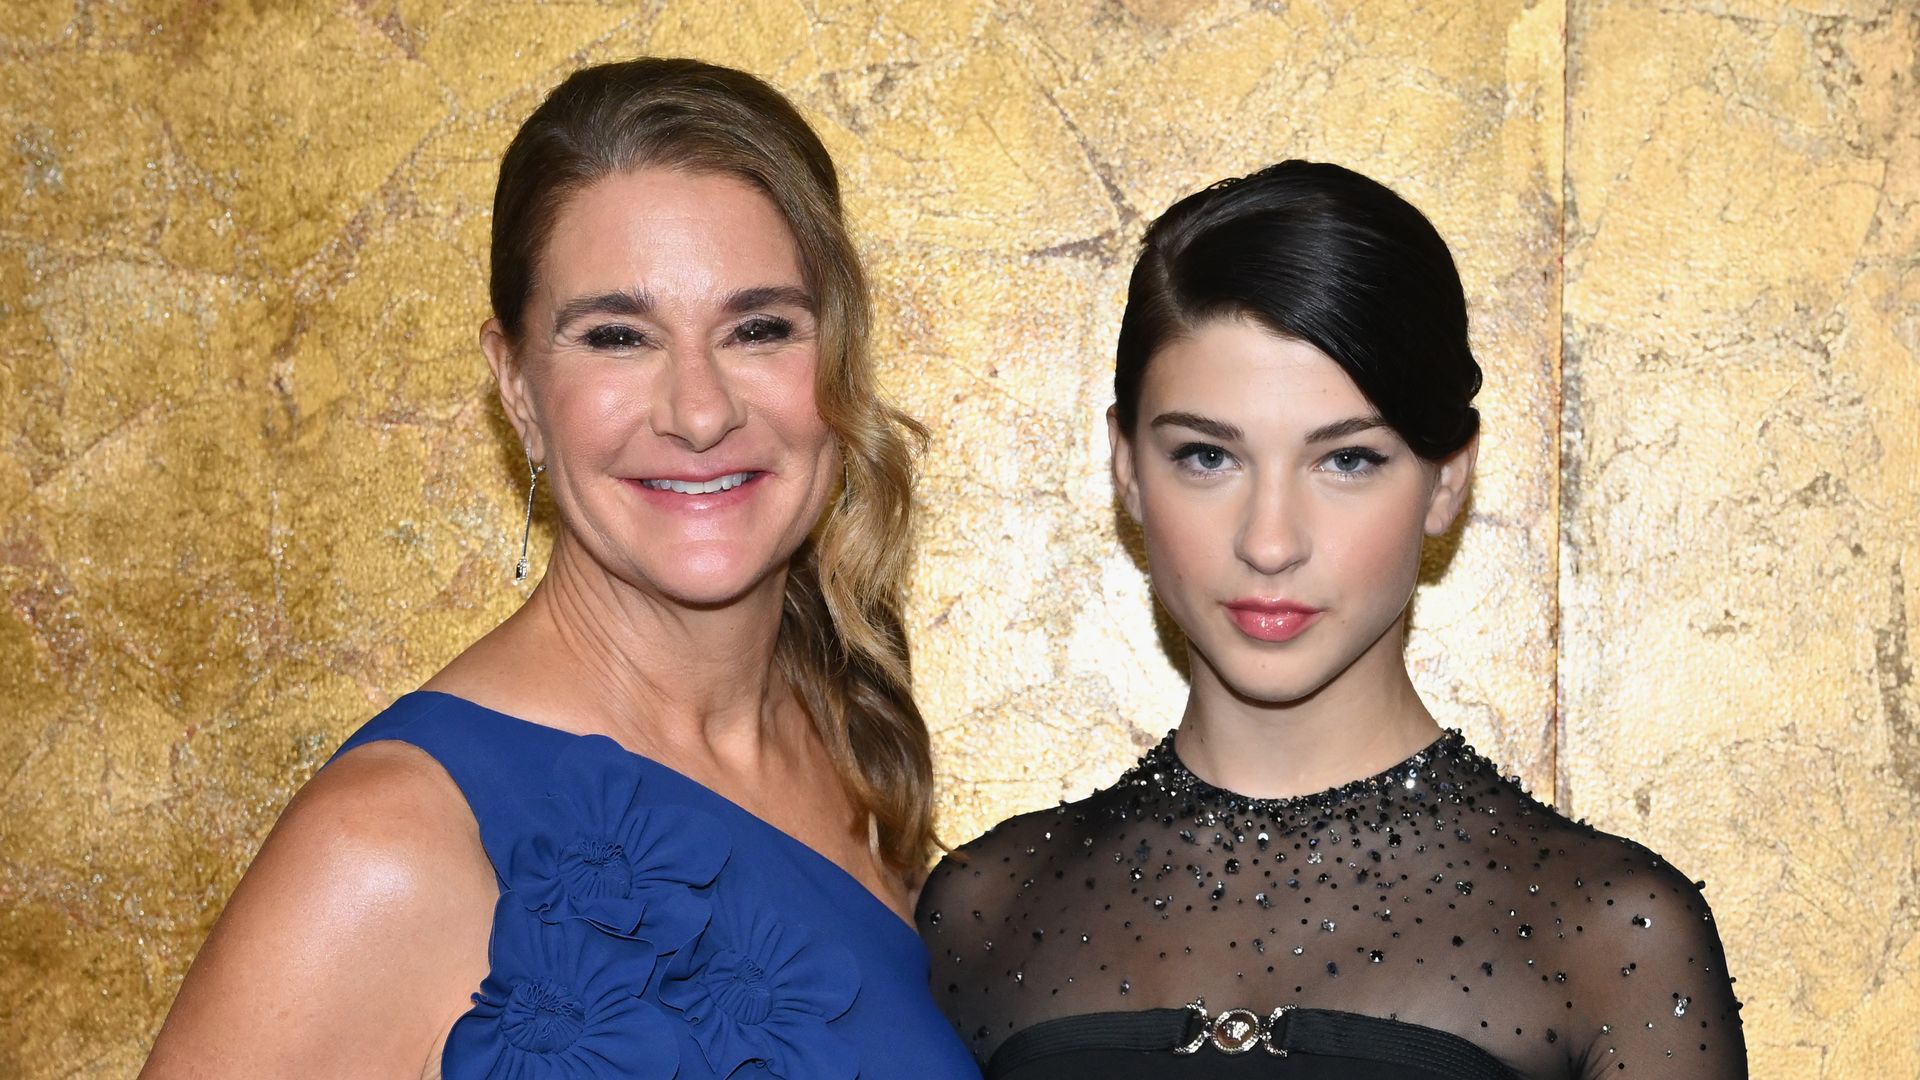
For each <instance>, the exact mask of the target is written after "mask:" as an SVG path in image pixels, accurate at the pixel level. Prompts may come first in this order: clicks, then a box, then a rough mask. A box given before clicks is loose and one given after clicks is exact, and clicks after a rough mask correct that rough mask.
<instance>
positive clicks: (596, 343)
mask: <svg viewBox="0 0 1920 1080" xmlns="http://www.w3.org/2000/svg"><path fill="white" fill-rule="evenodd" d="M580 340H582V341H584V342H586V343H587V346H588V347H589V348H593V349H638V348H640V347H641V346H643V345H645V344H646V343H647V338H646V335H645V334H642V333H641V332H640V331H638V330H635V329H634V328H633V327H631V326H620V325H618V324H614V325H609V326H596V327H594V328H593V329H591V330H589V331H587V332H586V333H585V334H583V335H581V338H580Z"/></svg>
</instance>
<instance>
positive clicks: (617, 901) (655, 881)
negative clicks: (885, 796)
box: [336, 691, 979, 1080]
mask: <svg viewBox="0 0 1920 1080" xmlns="http://www.w3.org/2000/svg"><path fill="white" fill-rule="evenodd" d="M383 740H397V741H400V742H405V743H409V744H411V745H413V746H417V747H419V748H420V749H421V750H424V751H425V752H426V753H428V754H429V755H431V756H432V757H433V758H434V759H435V760H436V761H438V762H439V763H440V764H441V766H442V767H444V768H445V769H446V770H447V773H448V774H449V775H450V776H452V777H453V780H454V782H455V783H456V784H458V785H459V786H460V790H461V792H462V793H463V794H464V795H465V796H466V799H467V803H468V805H469V806H470V807H471V808H472V810H473V815H474V818H475V819H476V820H477V821H478V822H479V825H480V839H481V843H482V844H483V845H484V846H485V847H486V851H487V857H488V858H489V859H490V860H491V861H492V863H493V868H494V873H495V875H496V876H497V877H498V879H499V882H500V899H499V902H498V904H497V905H496V907H495V908H494V918H493V936H492V941H491V943H490V945H489V946H488V952H489V958H490V960H491V963H492V970H491V971H490V972H489V973H488V975H487V977H486V980H485V981H484V982H483V983H481V985H480V988H479V991H478V992H477V993H475V994H474V995H473V1008H472V1009H471V1010H469V1011H468V1012H467V1013H466V1014H465V1015H464V1016H462V1017H461V1018H460V1019H459V1020H458V1021H456V1022H455V1024H454V1026H453V1031H452V1032H451V1034H449V1035H448V1037H447V1044H446V1047H445V1048H444V1053H443V1056H442V1063H441V1071H442V1075H444V1076H445V1077H447V1078H448V1080H468V1078H474V1077H501V1078H505V1080H550V1078H551V1080H560V1078H568V1080H572V1078H582V1080H585V1078H592V1080H672V1078H674V1077H679V1078H681V1080H706V1078H720V1077H731V1076H741V1077H755V1078H758V1077H767V1076H771V1077H780V1078H783V1080H813V1078H816V1077H817V1078H822V1080H851V1078H853V1077H862V1078H865V1080H881V1078H886V1077H912V1078H913V1080H949V1078H951V1080H962V1078H964V1080H978V1077H979V1073H978V1072H977V1071H976V1070H975V1068H974V1066H973V1063H972V1059H971V1056H970V1055H969V1054H968V1052H967V1050H966V1048H965V1047H964V1046H963V1045H962V1044H961V1042H960V1040H959V1038H958V1037H957V1036H956V1035H955V1034H954V1032H953V1028H952V1027H951V1026H949V1025H948V1023H947V1021H946V1020H945V1019H944V1018H943V1017H942V1016H941V1015H940V1013H939V1012H938V1010H936V1009H935V1008H934V1005H933V999H932V997H931V995H930V994H929V992H928V990H927V972H928V962H927V954H926V951H925V949H924V948H923V947H922V946H921V944H920V939H919V937H918V935H917V934H915V932H914V931H913V929H912V928H911V927H909V926H908V925H907V924H906V923H905V922H903V921H901V919H900V918H899V917H898V916H896V915H895V914H894V913H893V911H892V910H890V909H889V908H888V907H887V906H886V905H885V904H883V903H881V902H880V901H879V900H878V899H876V898H875V897H874V896H873V894H872V893H870V892H868V891H867V889H866V887H865V886H863V885H861V884H860V883H859V882H858V881H857V880H855V879H854V878H853V877H851V876H850V875H848V874H847V873H846V871H844V870H842V869H841V868H840V867H839V866H837V865H835V864H834V863H833V862H832V861H831V860H829V859H827V858H826V857H825V856H822V855H820V854H819V853H818V852H815V851H814V850H813V849H811V848H809V847H807V846H806V845H804V844H802V843H800V842H799V841H798V840H795V839H793V838H792V837H790V836H788V835H786V834H785V833H783V832H781V831H780V830H778V829H776V828H774V827H773V826H771V825H768V824H767V823H766V822H764V821H762V820H760V819H759V818H757V817H755V816H753V815H752V814H750V813H748V812H747V811H746V810H743V809H741V808H740V807H739V806H737V805H735V804H734V803H732V802H729V801H728V800H726V799H725V798H723V797H721V796H720V795H717V794H715V793H714V792H713V791H711V790H709V789H708V788H705V787H702V786H701V785H700V784H697V783H695V782H694V781H693V780H690V779H688V778H687V777H685V776H682V775H681V774H679V773H677V772H674V771H673V770H672V769H669V768H667V767H666V766H664V765H661V764H660V763H658V762H655V761H652V760H649V759H647V758H644V757H640V756H639V755H637V754H633V753H631V752H629V751H627V750H625V749H623V748H621V747H620V745H619V744H617V743H615V742H614V741H613V740H611V739H608V738H605V737H602V736H598V735H585V736H583V735H575V734H572V733H570V732H565V731H560V730H558V729H556V728H550V727H545V726H543V725H539V724H534V723H531V722H529V721H525V720H520V719H516V718H514V717H511V716H507V715H505V714H503V713H498V712H494V711H492V710H490V709H486V708H482V707H481V706H479V705H475V704H473V703H472V702H470V701H466V700H464V699H462V698H457V697H452V696H450V695H447V694H439V693H431V692H425V691H423V692H420V693H414V694H408V695H407V696H405V697H403V698H401V699H400V700H399V701H397V702H395V703H394V704H393V706H392V707H391V708H389V709H388V710H387V711H386V712H384V713H381V714H380V715H379V716H377V717H375V718H374V719H373V720H371V721H370V722H368V723H367V725H366V726H365V727H363V728H361V729H360V730H359V731H358V732H356V733H355V734H354V735H353V737H352V738H350V739H348V740H347V741H346V743H345V744H344V745H343V746H341V748H340V751H339V752H340V753H344V752H346V751H347V750H350V749H352V748H354V747H356V746H361V745H364V744H366V743H370V742H380V741H383ZM336 756H338V755H337V754H336Z"/></svg>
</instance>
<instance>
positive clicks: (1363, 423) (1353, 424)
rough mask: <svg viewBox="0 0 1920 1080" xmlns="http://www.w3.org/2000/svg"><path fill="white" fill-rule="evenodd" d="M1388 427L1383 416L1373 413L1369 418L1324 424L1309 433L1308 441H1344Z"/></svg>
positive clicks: (1354, 417)
mask: <svg viewBox="0 0 1920 1080" xmlns="http://www.w3.org/2000/svg"><path fill="white" fill-rule="evenodd" d="M1387 426H1389V425H1388V424H1387V418H1386V417H1384V416H1381V415H1380V414H1379V413H1373V414H1371V415H1368V416H1350V417H1348V418H1347V419H1345V420H1335V421H1334V422H1333V423H1331V424H1324V425H1322V426H1320V427H1317V428H1314V429H1313V430H1312V431H1309V432H1307V441H1308V442H1310V443H1317V442H1330V441H1332V440H1334V439H1344V438H1346V437H1347V436H1349V435H1358V434H1360V433H1361V432H1363V431H1372V430H1373V429H1375V428H1383V427H1387Z"/></svg>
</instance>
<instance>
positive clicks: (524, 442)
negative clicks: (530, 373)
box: [480, 319, 547, 462]
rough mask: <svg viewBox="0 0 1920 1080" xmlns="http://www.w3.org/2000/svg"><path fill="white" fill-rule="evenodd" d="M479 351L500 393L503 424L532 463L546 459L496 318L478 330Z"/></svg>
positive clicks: (515, 361)
mask: <svg viewBox="0 0 1920 1080" xmlns="http://www.w3.org/2000/svg"><path fill="white" fill-rule="evenodd" d="M480 351H481V352H482V353H484V354H486V357H487V367H488V368H490V369H492V371H493V381H494V384H495V385H496V386H497V387H498V388H499V391H500V406H501V408H503V409H505V410H506V413H507V422H508V423H510V424H512V425H513V430H514V431H515V432H516V433H517V434H518V435H519V436H520V445H521V446H524V447H526V448H527V453H528V454H529V455H530V456H532V458H533V460H534V461H536V462H539V461H544V460H546V456H547V448H546V446H545V445H543V444H542V442H541V440H540V425H539V424H537V423H535V422H534V411H533V399H532V396H531V395H530V394H528V392H527V380H526V376H525V374H524V373H523V372H522V370H521V367H520V359H519V357H517V356H515V355H514V351H513V342H512V341H511V340H510V339H509V338H508V337H507V330H506V327H504V326H501V325H500V320H499V319H488V320H487V322H486V325H484V326H482V327H481V328H480Z"/></svg>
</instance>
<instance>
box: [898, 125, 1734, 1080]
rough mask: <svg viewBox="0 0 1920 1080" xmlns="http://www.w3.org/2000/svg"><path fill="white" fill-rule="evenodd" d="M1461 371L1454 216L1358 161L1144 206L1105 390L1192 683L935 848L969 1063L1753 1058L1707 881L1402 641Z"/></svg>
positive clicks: (1622, 1070) (1546, 1068)
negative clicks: (1086, 770) (1493, 748)
mask: <svg viewBox="0 0 1920 1080" xmlns="http://www.w3.org/2000/svg"><path fill="white" fill-rule="evenodd" d="M1479 385H1480V370H1479V367H1478V365H1477V364H1476V363H1475V362H1474V359H1473V356H1472V353H1471V352H1470V350H1469V348H1468V340H1467V316H1466V304H1465V300H1464V297H1463V295H1462V291H1461V287H1460V280H1459V276H1458V274H1457V272H1456V271H1455V269H1454V266H1453V261H1452V258H1451V256H1450V255H1449V254H1448V251H1447V248H1446V245H1445V243H1444V242H1443V241H1442V240H1441V239H1440V237H1439V235H1438V234H1437V233H1436V232H1435V231H1434V229H1433V227H1432V225H1431V224H1429V223H1428V222H1427V220H1426V219H1425V218H1424V217H1423V216H1422V215H1421V214H1420V213H1419V212H1418V211H1417V210H1415V209H1414V208H1413V207H1412V206H1410V205H1408V204H1407V203H1406V202H1404V201H1403V200H1401V199H1400V198H1399V197H1398V196H1396V195H1394V194H1393V193H1392V192H1391V191H1389V190H1387V189H1386V188H1384V187H1382V186H1381V185H1379V184H1377V183H1374V182H1373V181H1371V180H1368V179H1366V178H1365V177H1362V176H1359V175H1356V174H1354V173H1352V172H1349V171H1347V170H1345V169H1341V168H1338V167H1336V166H1333V165H1324V164H1311V163H1307V162H1300V161H1289V162H1285V163H1282V164H1280V165H1276V166H1273V167H1272V168H1269V169H1266V170H1263V171H1261V172H1259V173H1257V174H1255V175H1253V176H1250V177H1247V178H1245V179H1240V180H1233V181H1228V182H1225V183H1221V184H1216V185H1215V186H1213V187H1211V188H1208V189H1207V190H1205V191H1202V192H1199V193H1198V194H1195V195H1192V196H1190V197H1188V198H1186V199H1184V200H1182V201H1181V202H1179V203H1177V204H1176V205H1175V206H1174V207H1173V208H1172V209H1171V210H1169V211H1168V212H1167V213H1166V215H1165V216H1164V217H1162V218H1161V219H1160V220H1159V221H1158V222H1156V223H1155V224H1154V225H1153V227H1152V228H1151V229H1150V230H1149V231H1148V233H1147V237H1146V241H1145V246H1144V250H1143V252H1142V254H1141V256H1140V260H1139V263H1138V264H1137V265H1136V266H1135V268H1134V272H1133V278H1132V283H1131V286H1130V288H1129V291H1128V296H1127V307H1126V313H1125V316H1124V317H1123V320H1122V323H1121V329H1120V343H1119V349H1118V357H1117V364H1116V370H1115V374H1114V396H1115V403H1114V405H1113V408H1112V409H1111V410H1110V411H1109V413H1108V422H1109V430H1110V432H1111V437H1112V445H1113V472H1114V481H1115V485H1116V487H1117V489H1118V492H1119V495H1120V499H1121V501H1122V503H1123V504H1124V505H1125V508H1126V511H1127V513H1128V514H1130V515H1131V516H1132V517H1133V519H1134V520H1135V521H1137V522H1138V523H1139V524H1140V527H1141V530H1142V532H1143V534H1144V536H1145V540H1146V549H1147V561H1148V567H1149V571H1150V573H1151V577H1152V580H1153V589H1154V594H1155V596H1156V597H1158V599H1159V601H1160V602H1161V603H1162V604H1163V605H1165V607H1166V609H1167V611H1168V613H1169V614H1171V615H1172V617H1173V619H1174V620H1175V621H1176V622H1177V623H1178V624H1179V625H1180V627H1181V629H1182V630H1183V631H1185V634H1186V639H1187V649H1188V656H1189V659H1190V661H1191V668H1192V692H1191V695H1190V697H1189V698H1188V703H1187V709H1186V713H1185V715H1184V716H1183V717H1182V718H1181V721H1180V726H1179V727H1178V729H1177V730H1176V731H1175V732H1173V733H1172V734H1171V735H1169V736H1168V737H1167V738H1166V739H1165V740H1163V741H1162V742H1161V743H1160V744H1159V745H1158V746H1157V747H1155V748H1154V749H1153V750H1151V751H1149V752H1148V753H1147V755H1146V756H1145V757H1144V758H1142V759H1141V761H1140V762H1139V764H1137V765H1136V766H1134V768H1133V769H1132V770H1131V771H1129V772H1127V773H1126V774H1125V775H1124V776H1122V777H1121V778H1120V779H1119V780H1118V781H1117V782H1116V783H1115V784H1114V785H1113V786H1112V787H1109V788H1106V789H1105V790H1102V791H1099V792H1097V793H1095V794H1094V795H1092V796H1090V797H1089V798H1086V799H1084V800H1081V801H1080V802H1076V803H1072V804H1069V805H1066V806H1062V807H1059V808H1058V809H1053V810H1045V811H1040V812H1038V813H1033V814H1028V815H1025V816H1022V817H1017V818H1014V819H1013V820H1011V821H1008V822H1006V823H1004V824H1002V825H1001V826H999V827H998V828H996V829H994V830H993V831H992V832H990V833H988V834H987V835H986V836H984V837H982V838H980V839H979V840H977V841H975V842H973V843H972V844H969V845H967V846H966V847H965V848H962V849H961V850H960V851H958V852H956V853H954V854H953V855H952V856H950V857H949V858H948V859H947V860H946V861H945V862H944V863H942V864H941V866H940V867H939V868H938V869H937V870H936V871H935V873H934V876H933V878H932V879H931V881H930V882H929V883H928V886H927V888H926V891H925V893H924V894H923V896H922V898H921V901H920V918H919V921H920V928H921V933H922V935H923V936H924V937H925V938H926V940H927V942H928V944H929V946H930V949H931V951H932V953H933V964H934V967H933V987H934V992H935V996H936V997H937V998H938V999H939V1000H940V1001H941V1003H942V1005H943V1006H944V1008H945V1009H946V1011H947V1013H948V1015H949V1017H950V1018H951V1019H952V1020H953V1021H954V1023H955V1025H956V1026H957V1027H958V1029H959V1030H960V1032H961V1034H962V1036H963V1037H965V1038H967V1039H969V1040H970V1041H971V1043H972V1046H973V1048H974V1052H975V1055H976V1057H977V1058H978V1059H979V1061H980V1062H981V1063H982V1064H983V1065H984V1066H985V1068H986V1072H987V1076H988V1077H989V1078H992V1080H1011V1078H1021V1080H1026V1078H1040V1077H1046V1078H1048V1080H1074V1078H1082V1077H1086V1078H1091V1077H1098V1078H1100V1080H1132V1078H1143V1080H1144V1078H1156V1080H1159V1078H1182V1077H1288V1078H1308V1077H1329V1078H1331V1077H1340V1078H1343V1080H1388V1078H1392V1080H1481V1078H1484V1080H1513V1078H1516V1077H1526V1078H1534V1080H1548V1078H1553V1080H1563V1078H1568V1077H1601V1076H1624V1077H1662V1078H1674V1080H1677V1078H1681V1077H1685V1078H1688V1080H1717V1078H1732V1077H1741V1076H1744V1075H1745V1070H1746V1065H1745V1049H1744V1044H1743V1042H1742V1038H1741V1030H1740V1022H1739V1014H1738V1011H1737V1010H1738V1008H1739V1006H1738V1004H1737V1003H1736V1002H1735V1000H1734V997H1733V994H1732V990H1731V986H1730V983H1731V980H1730V979H1729V977H1728V975H1727V971H1726V962H1725V959H1724V957H1723V955H1722V952H1721V948H1720V943H1719V939H1718V935H1717V933H1716V932H1715V930H1714V926H1713V921H1712V917H1711V915H1710V913H1709V912H1708V910H1707V905H1706V903H1705V902H1704V901H1703V900H1702V899H1701V895H1700V891H1699V889H1698V887H1697V886H1696V885H1694V884H1693V883H1692V882H1690V881H1689V880H1688V879H1687V878H1686V877H1685V875H1683V874H1681V873H1680V872H1678V871H1677V870H1675V869H1673V868H1672V867H1671V866H1668V865H1667V864H1666V863H1665V862H1663V861H1662V860H1661V859H1660V858H1659V857H1658V856H1657V855H1655V854H1653V853H1652V852H1650V851H1648V850H1647V849H1645V848H1643V847H1640V846H1639V845H1637V844H1634V843H1632V842H1630V841H1627V840H1623V839H1620V838H1618V837H1613V836H1608V835H1605V834H1603V833H1599V832H1596V831H1595V830H1593V829H1590V828H1587V827H1585V826H1583V825H1579V824H1577V823H1574V822H1572V821H1569V820H1568V819H1567V818H1565V817H1563V816H1561V815H1560V814H1558V813H1556V812H1555V811H1554V810H1553V809H1552V808H1550V807H1548V806H1545V805H1543V804H1541V803H1539V802H1537V801H1535V800H1534V799H1532V798H1530V797H1529V796H1528V795H1527V793H1526V792H1525V790H1523V789H1522V788H1521V787H1520V785H1519V784H1518V783H1517V782H1516V781H1514V780H1512V779H1508V778H1505V777H1504V776H1503V774H1502V773H1501V771H1500V769H1498V768H1497V767H1496V766H1495V765H1494V764H1493V763H1491V762H1489V761H1488V760H1486V759H1485V758H1483V757H1481V756H1480V755H1479V754H1477V753H1475V752H1474V750H1473V749H1472V748H1471V747H1469V746H1467V745H1466V744H1465V742H1464V741H1463V740H1462V738H1461V736H1460V735H1459V734H1458V733H1457V732H1453V731H1447V730H1444V729H1443V728H1441V727H1440V726H1439V725H1438V724H1437V723H1436V722H1435V720H1434V718H1433V716H1432V715H1431V714H1430V713H1429V712H1428V711H1427V709H1426V707H1425V706H1424V705H1423V704H1422V703H1421V701H1420V698H1419V696H1418V695H1417V694H1416V693H1415V692H1414V689H1413V685H1412V682H1411V681H1410V680H1409V678H1408V676H1407V670H1406V664H1405V661H1404V659H1403V656H1402V647H1403V643H1404V637H1405V627H1406V622H1405V612H1406V608H1407V604H1408V600H1409V598H1410V597H1411V595H1412V592H1413V588H1414V584H1415V580H1416V577H1417V575H1418V571H1419V564H1420V552H1421V547H1422V544H1423V542H1424V540H1425V538H1427V537H1430V536H1437V535H1439V534H1441V533H1443V532H1444V531H1446V530H1447V529H1448V527H1449V526H1450V524H1451V523H1452V522H1453V520H1454V518H1455V516H1456V515H1457V514H1458V513H1459V511H1460V508H1461V506H1462V504H1463V502H1464V501H1465V499H1466V496H1467V491H1468V485H1469V480H1470V479H1471V476H1472V473H1473V464H1474V453H1475V448H1476V444H1477V438H1478V430H1479V420H1478V415H1477V413H1476V412H1475V410H1474V408H1473V406H1472V404H1471V401H1472V398H1473V396H1474V394H1475V393H1476V392H1477V391H1478V389H1479ZM1623 719H1626V720H1628V721H1629V722H1632V718H1623ZM1639 722H1645V721H1644V720H1641V721H1639Z"/></svg>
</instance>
